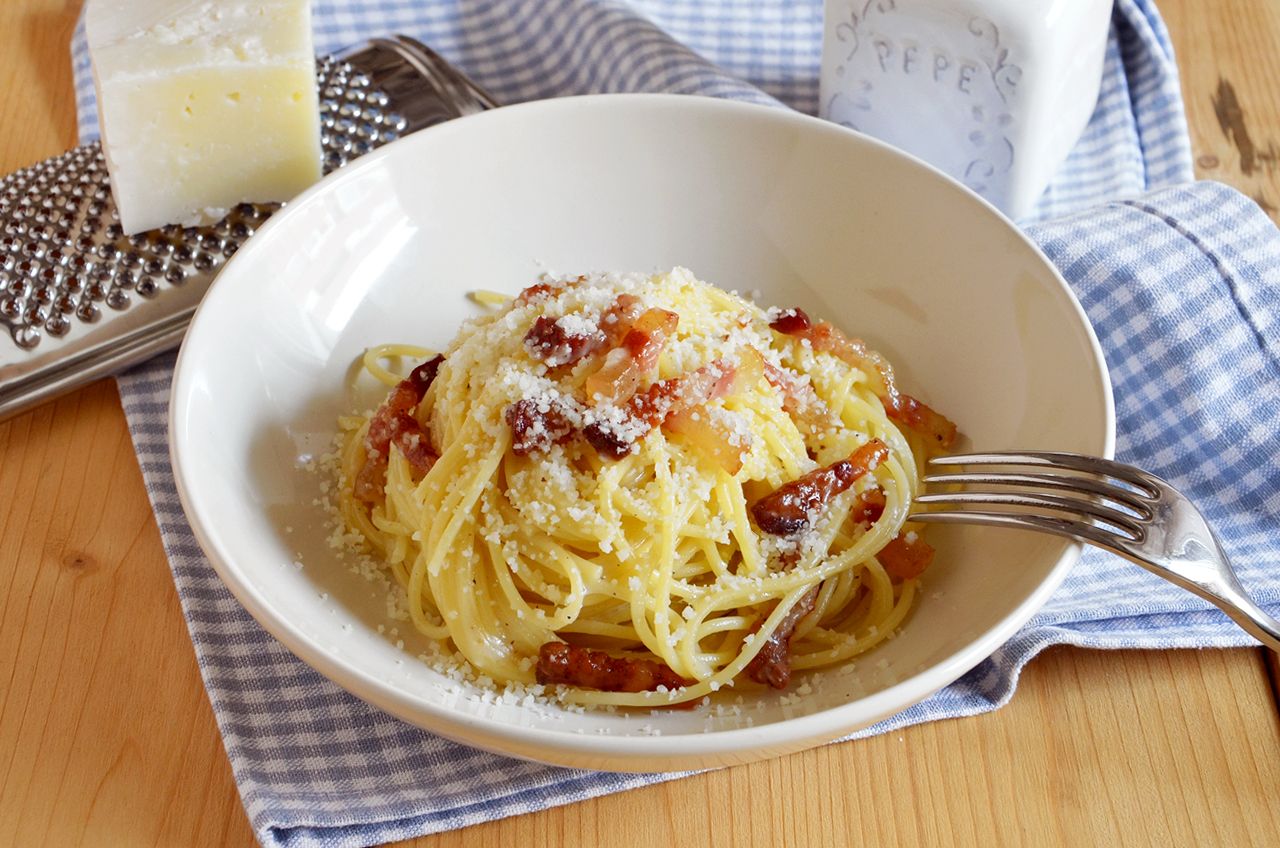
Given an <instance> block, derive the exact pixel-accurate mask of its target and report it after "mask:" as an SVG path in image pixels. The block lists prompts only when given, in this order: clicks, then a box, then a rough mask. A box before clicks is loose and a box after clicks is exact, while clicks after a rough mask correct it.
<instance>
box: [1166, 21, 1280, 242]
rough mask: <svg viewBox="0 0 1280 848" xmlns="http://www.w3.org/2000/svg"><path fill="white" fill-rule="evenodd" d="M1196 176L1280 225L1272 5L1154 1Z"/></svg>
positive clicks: (1278, 86) (1279, 79) (1279, 97)
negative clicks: (1231, 189)
mask: <svg viewBox="0 0 1280 848" xmlns="http://www.w3.org/2000/svg"><path fill="white" fill-rule="evenodd" d="M1160 11H1161V13H1162V14H1163V16H1164V18H1165V22H1166V23H1167V24H1168V26H1169V33H1170V36H1171V37H1172V39H1173V46H1174V52H1175V54H1176V55H1177V58H1178V69H1179V73H1180V74H1181V76H1182V91H1183V99H1184V101H1185V102H1186V105H1187V122H1188V125H1189V126H1190V128H1191V142H1192V149H1193V150H1194V152H1195V161H1196V175H1197V176H1199V177H1201V178H1203V179H1212V180H1219V181H1221V182H1225V183H1228V184H1229V185H1232V186H1235V187H1236V188H1238V189H1239V190H1240V191H1242V192H1244V193H1245V194H1247V195H1249V196H1250V197H1252V198H1253V199H1254V200H1255V201H1256V202H1257V203H1258V205H1259V206H1261V207H1262V208H1263V209H1265V210H1266V211H1267V213H1268V214H1269V215H1270V216H1271V219H1272V220H1273V221H1277V222H1280V3H1277V2H1275V0H1216V2H1214V3H1204V2H1203V0H1160Z"/></svg>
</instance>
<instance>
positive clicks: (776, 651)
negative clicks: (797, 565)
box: [746, 586, 818, 689]
mask: <svg viewBox="0 0 1280 848" xmlns="http://www.w3.org/2000/svg"><path fill="white" fill-rule="evenodd" d="M817 602H818V587H817V586H814V587H813V588H811V589H810V590H809V591H807V592H805V593H804V594H803V595H801V596H800V599H799V600H797V601H796V602H795V605H794V606H792V607H791V609H789V610H787V614H786V615H784V616H783V617H782V621H780V622H778V626H777V627H776V628H775V629H774V631H773V632H772V633H770V634H769V638H768V639H766V640H765V642H764V647H762V648H761V649H760V653H758V654H756V655H755V656H754V657H753V658H752V659H751V662H749V663H747V668H746V672H747V677H750V678H751V679H752V680H754V681H755V682H756V683H765V684H767V685H769V686H772V687H773V688H774V689H786V688H787V684H788V683H790V682H791V637H792V636H794V635H795V632H796V627H798V626H799V625H800V621H801V620H802V619H803V618H804V617H805V616H806V615H808V614H809V613H811V612H813V607H814V605H815V604H817Z"/></svg>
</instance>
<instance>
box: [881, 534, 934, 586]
mask: <svg viewBox="0 0 1280 848" xmlns="http://www.w3.org/2000/svg"><path fill="white" fill-rule="evenodd" d="M876 559H878V560H880V564H881V565H882V566H884V570H885V572H886V573H888V575H889V576H890V577H892V578H893V579H894V580H913V579H915V578H917V577H919V576H920V575H921V574H923V573H924V570H925V569H926V568H928V567H929V564H930V563H931V562H933V546H932V545H930V544H929V543H928V542H926V541H925V540H924V539H922V538H921V537H920V536H919V535H918V534H916V533H911V532H908V533H900V534H898V536H896V537H895V538H894V539H893V540H892V541H891V542H889V544H887V545H885V546H884V547H883V548H882V549H881V550H880V553H878V554H876Z"/></svg>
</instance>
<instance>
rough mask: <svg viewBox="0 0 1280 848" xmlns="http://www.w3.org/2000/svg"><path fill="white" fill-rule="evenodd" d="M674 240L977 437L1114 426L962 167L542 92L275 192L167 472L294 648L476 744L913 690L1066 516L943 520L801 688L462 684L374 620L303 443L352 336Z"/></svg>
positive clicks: (765, 739) (741, 748)
mask: <svg viewBox="0 0 1280 848" xmlns="http://www.w3.org/2000/svg"><path fill="white" fill-rule="evenodd" d="M674 265H684V266H687V267H689V268H691V269H692V270H693V271H694V272H695V273H696V274H697V275H698V276H699V277H700V278H702V279H705V280H707V281H709V282H713V283H715V284H718V285H720V286H722V287H724V288H730V289H737V290H739V291H740V292H744V293H745V292H751V291H753V290H759V291H760V292H761V293H762V295H763V296H762V302H764V303H770V304H779V305H800V306H803V307H805V308H806V309H808V310H810V311H811V312H812V313H813V314H815V315H818V316H821V317H826V318H829V319H831V320H832V321H834V322H835V323H836V324H838V325H840V326H842V327H843V328H844V329H845V330H847V331H849V332H851V333H853V334H855V335H860V336H862V337H864V338H866V339H867V340H868V341H869V342H871V343H872V344H873V345H874V346H875V347H876V348H878V349H879V350H881V351H882V352H884V353H885V354H886V355H887V356H889V357H890V359H891V361H892V362H893V363H894V364H895V366H896V367H897V369H898V371H899V373H900V375H901V381H902V383H903V385H904V386H905V387H906V388H907V390H908V391H911V392H912V393H913V394H916V395H918V396H920V397H922V398H923V399H925V400H926V401H927V402H929V403H930V404H932V405H934V406H936V407H937V408H938V409H940V410H942V411H943V412H945V413H946V414H947V415H949V416H950V417H951V418H952V419H953V420H955V421H957V422H958V423H959V425H960V427H961V429H962V431H963V432H964V434H965V435H966V436H968V437H969V439H970V440H971V446H972V447H973V448H975V449H1001V448H1052V449H1060V450H1073V451H1080V452H1084V453H1092V454H1103V455H1107V454H1109V453H1110V451H1111V446H1112V435H1111V434H1112V411H1111V404H1110V389H1109V384H1108V382H1107V378H1106V372H1105V368H1104V365H1103V363H1102V360H1101V354H1100V352H1099V350H1098V347H1097V342H1096V340H1095V339H1094V337H1093V334H1092V332H1091V330H1090V329H1089V327H1088V324H1087V322H1086V320H1085V319H1084V316H1083V314H1082V312H1081V311H1080V309H1079V306H1078V304H1076V302H1075V301H1074V300H1073V299H1072V298H1071V296H1070V294H1069V293H1068V291H1067V289H1066V288H1065V286H1064V284H1063V283H1062V282H1061V280H1060V279H1059V278H1058V277H1057V275H1056V274H1055V272H1054V271H1053V270H1052V268H1051V267H1050V266H1049V265H1048V263H1047V262H1046V261H1045V260H1044V259H1043V257H1042V256H1041V255H1040V254H1039V253H1038V252H1037V251H1036V250H1035V248H1034V247H1033V246H1032V245H1031V244H1030V243H1029V242H1028V241H1026V239H1025V238H1024V237H1022V236H1021V235H1020V234H1019V233H1018V232H1017V231H1016V230H1015V229H1014V228H1013V227H1012V226H1011V225H1009V224H1008V223H1007V222H1005V221H1004V220H1003V219H1002V218H1001V217H1000V216H999V215H998V214H997V213H996V212H994V211H993V210H992V209H991V208H990V207H988V206H986V205H985V204H984V203H982V202H981V201H979V200H977V199H976V198H975V197H974V196H972V195H971V194H969V193H968V192H967V191H965V190H964V189H961V188H959V187H958V186H956V185H955V184H953V183H951V182H949V181H947V180H946V179H944V178H942V177H941V176H939V175H938V174H937V173H935V172H933V171H932V170H930V169H929V168H927V167H926V166H923V165H921V164H920V163H918V162H916V161H914V160H912V159H910V158H908V157H905V156H903V155H901V154H898V153H896V152H894V151H892V150H890V149H889V148H887V147H884V146H883V145H880V144H878V143H876V142H873V141H870V140H867V139H865V138H862V137H860V136H857V135H855V134H852V133H850V132H847V131H845V130H842V129H839V128H837V127H834V126H831V125H828V124H825V123H822V122H819V121H815V120H812V119H807V118H803V117H801V116H798V115H795V114H793V113H789V112H785V111H782V110H770V109H764V108H759V107H749V106H743V105H739V104H733V103H726V102H721V101H711V100H704V99H701V98H676V97H662V96H624V97H619V96H612V97H590V98H575V99H567V100H560V101H549V102H543V103H538V104H531V105H527V106H519V107H510V108H505V109H501V110H497V111H495V112H492V113H488V114H484V115H480V116H477V117H474V118H469V119H465V120H460V121H455V122H452V123H450V124H446V125H443V126H440V127H437V128H435V129H432V130H428V131H425V132H422V133H420V134H418V135H416V136H412V137H410V138H407V139H405V140H403V141H400V142H397V143H396V144H394V145H391V146H390V147H389V148H387V149H384V150H382V151H379V152H377V153H375V154H372V155H371V156H369V157H367V158H366V159H364V160H362V161H361V162H359V163H357V164H356V165H354V166H352V167H349V168H348V169H346V170H345V171H344V172H342V173H341V174H339V175H337V176H336V177H332V178H330V179H328V180H326V181H325V182H323V183H322V184H321V185H319V186H317V187H316V188H315V189H313V190H312V191H310V192H308V193H307V194H306V195H304V196H303V197H302V198H300V199H299V200H297V201H295V202H294V203H293V204H291V205H290V206H289V208H288V209H287V210H286V211H285V212H283V213H281V214H279V215H278V216H277V217H276V218H275V219H274V220H272V221H271V222H270V223H269V224H268V225H267V227H265V228H264V229H263V231H262V232H260V233H259V234H257V235H256V236H255V237H254V238H253V239H252V240H251V241H250V242H249V244H248V245H247V246H246V247H245V248H244V249H243V250H242V251H241V253H240V254H239V255H238V256H236V257H235V258H234V260H233V261H232V262H231V263H230V264H229V265H228V266H227V268H226V269H225V270H224V271H223V273H222V275H221V277H220V278H219V279H218V281H217V283H216V285H215V286H214V287H213V289H212V290H211V292H210V293H209V295H208V296H207V298H206V300H205V302H204V304H203V306H202V307H201V310H200V313H199V315H198V316H197V318H196V321H195V323H194V325H193V327H192V330H191V332H190V334H189V335H188V337H187V340H186V343H185V345H184V348H183V352H182V357H181V361H180V364H179V369H178V376H177V379H176V381H175V388H174V397H173V411H172V425H173V433H172V438H173V453H174V458H175V470H176V473H177V478H178V483H179V488H180V490H181V492H182V494H183V498H184V502H185V504H186V506H187V511H188V514H189V516H190V518H191V520H192V524H193V526H194V528H195V530H196V532H197V535H198V537H199V538H200V539H201V542H202V544H203V545H204V547H205V549H206V551H207V552H208V553H209V554H210V557H211V559H212V561H213V562H214V564H215V567H216V568H217V569H218V570H219V572H220V574H221V575H222V577H223V579H224V580H225V581H226V582H227V584H228V585H229V586H230V587H231V589H232V590H233V591H234V592H235V593H236V595H237V596H238V597H239V598H240V600H241V602H242V603H244V604H245V606H246V607H247V608H248V609H249V610H250V611H251V612H252V613H253V614H254V615H255V616H256V617H257V618H258V619H259V620H260V621H261V622H262V623H263V624H264V625H265V626H266V627H267V628H268V629H269V630H271V631H272V632H273V633H274V634H275V635H276V636H277V637H279V638H280V639H281V640H282V641H284V642H285V644H286V645H288V647H290V648H291V649H292V650H293V651H294V652H295V653H298V654H299V655H300V656H301V657H303V658H304V659H305V660H307V661H308V662H310V663H311V664H312V665H314V666H316V667H317V668H319V669H320V670H321V671H322V672H324V673H325V674H327V675H328V676H330V677H331V678H333V679H334V680H336V681H337V682H338V683H339V684H341V685H343V686H344V687H346V688H347V689H349V690H351V691H352V692H354V693H356V694H358V695H360V696H362V697H364V698H366V699H368V700H370V701H372V702H374V703H376V704H378V705H380V706H382V707H383V708H385V709H388V710H390V711H392V712H394V713H396V714H398V715H400V716H402V717H404V718H406V719H408V720H410V721H414V722H416V723H418V724H420V725H422V726H425V727H428V728H430V729H433V730H436V731H437V732H441V733H444V734H445V735H448V736H451V737H453V738H456V739H460V740H463V741H467V742H470V743H471V744H476V745H480V746H482V747H487V748H490V749H492V750H498V751H502V752H505V753H509V754H514V755H518V756H525V757H533V758H537V759H543V760H547V761H551V762H557V763H561V764H565V765H578V766H589V767H606V768H617V769H636V770H645V769H654V768H672V767H693V766H703V765H712V764H723V763H729V762H737V761H743V760H749V759H754V758H757V757H761V756H765V755H770V754H776V753H781V752H784V751H789V750H794V749H797V748H801V747H804V746H807V745H811V744H815V743H817V742H819V741H823V740H825V739H829V738H833V737H835V736H837V735H840V734H843V733H845V732H848V731H850V730H852V729H854V728H857V727H860V726H864V725H867V724H870V723H871V722H873V721H875V720H878V719H879V718H882V717H884V716H885V715H889V714H891V713H893V712H895V711H897V710H900V709H902V708H905V707H906V706H908V705H910V704H911V703H913V702H915V701H917V700H919V699H921V698H923V697H925V696H926V695H927V694H929V693H930V692H932V691H934V690H935V689H937V688H939V687H941V686H943V685H945V684H946V683H948V682H950V681H951V680H953V679H954V678H955V677H957V676H958V675H959V674H961V673H963V672H964V671H965V670H967V669H968V668H970V667H972V666H973V665H974V664H976V663H977V662H978V661H980V660H981V659H982V658H983V657H984V656H986V655H988V654H989V653H990V652H991V651H992V650H993V649H994V648H995V647H996V646H997V645H998V644H1000V642H1002V641H1003V640H1004V639H1007V638H1008V637H1009V636H1010V635H1011V634H1012V632H1013V631H1014V630H1015V629H1016V628H1017V627H1018V626H1020V625H1021V624H1022V623H1023V622H1025V620H1026V619H1027V618H1029V617H1030V615H1031V614H1032V613H1033V612H1034V611H1035V609H1036V608H1038V607H1039V605H1040V604H1042V603H1043V601H1044V600H1045V599H1046V598H1047V596H1048V594H1049V592H1051V591H1052V589H1053V588H1055V587H1056V585H1057V584H1058V583H1059V582H1060V581H1061V579H1062V577H1063V576H1064V574H1065V570H1066V569H1067V568H1068V567H1069V565H1070V563H1071V561H1073V560H1074V557H1075V555H1076V553H1077V548H1076V547H1075V546H1073V545H1070V544H1068V543H1065V542H1063V541H1059V540H1055V539H1052V538H1049V537H1042V536H1035V535H1031V534H1023V533H1015V532H1007V531H1004V532H1001V531H988V530H979V529H968V528H966V529H963V530H961V529H958V528H946V529H944V530H940V531H939V532H937V534H936V537H935V538H936V541H937V546H938V547H939V549H940V555H939V557H938V559H937V562H936V564H935V566H934V567H933V569H932V570H931V571H930V572H929V573H928V575H927V579H926V583H925V588H924V591H923V593H922V597H921V599H920V601H919V604H918V606H917V607H916V609H915V610H914V611H913V613H912V614H911V617H910V618H909V620H908V621H907V623H906V625H905V627H904V628H903V629H902V631H901V633H900V634H899V635H898V636H897V637H896V638H894V639H893V640H891V641H889V642H888V643H886V644H884V645H883V646H882V647H880V648H877V649H876V650H874V651H873V652H872V653H870V654H868V655H866V656H865V657H863V658H860V659H858V660H856V661H855V662H854V663H852V664H851V665H849V666H846V667H844V668H841V669H839V670H837V671H835V672H827V673H820V674H818V675H816V676H815V677H814V678H813V679H812V680H811V681H810V685H811V686H812V688H813V691H812V693H810V694H808V695H805V696H804V697H801V698H797V699H794V700H793V699H780V698H779V697H777V696H776V695H775V694H772V693H767V694H764V695H745V696H744V698H743V702H742V704H740V705H738V704H735V703H734V701H733V698H732V696H730V698H729V699H728V701H727V702H726V707H725V709H724V710H723V712H724V715H717V714H715V713H712V714H707V712H706V711H705V710H703V711H695V712H681V711H667V712H663V713H652V714H651V713H648V712H646V713H642V714H637V715H623V714H609V713H589V714H587V715H577V714H571V713H567V712H561V711H559V710H556V709H551V710H542V709H538V710H535V709H530V708H525V707H517V706H510V705H502V704H491V703H482V702H481V701H480V700H479V699H478V698H476V697H475V696H474V694H473V693H469V692H466V691H459V690H458V688H457V687H456V686H454V685H453V684H451V683H447V682H446V681H444V680H443V679H442V678H441V677H440V676H439V675H438V674H436V673H435V672H434V671H432V670H431V669H430V668H428V667H427V666H426V665H424V664H422V663H420V662H419V661H417V660H416V659H415V656H416V654H417V653H419V651H420V650H421V649H422V643H421V642H420V641H419V637H418V636H417V635H416V634H415V633H414V632H413V630H412V627H411V626H410V625H409V624H407V623H405V622H392V621H389V620H388V619H387V618H386V603H385V600H384V593H383V591H382V590H381V589H379V588H377V587H375V586H373V585H371V584H369V583H367V582H365V581H364V580H362V579H360V578H358V577H356V576H355V575H353V574H351V573H350V572H349V571H348V570H347V569H346V568H345V567H344V566H343V565H342V564H341V563H340V562H338V561H337V560H336V559H335V555H334V553H333V551H331V550H330V548H329V547H328V545H327V544H326V532H325V530H324V527H323V523H324V514H323V512H322V511H321V510H320V509H319V508H318V507H317V506H315V505H314V503H313V501H314V500H315V498H316V497H317V496H318V493H319V488H320V478H319V477H318V476H317V475H316V474H315V473H313V472H311V471H308V470H307V469H306V468H305V467H304V465H305V463H306V461H307V459H308V458H309V457H312V456H314V455H315V454H317V453H319V452H321V451H323V450H324V449H325V447H326V445H327V444H328V442H329V440H330V439H331V437H332V434H333V432H334V429H335V419H336V418H337V416H338V415H339V414H341V413H344V412H349V411H350V410H352V409H353V408H356V407H359V408H366V407H369V406H372V405H374V404H375V403H376V402H377V394H378V393H377V392H376V391H374V390H372V389H371V388H366V389H363V390H356V391H350V390H349V389H348V377H349V372H350V368H351V365H352V362H353V361H354V360H355V358H356V357H357V356H358V355H359V354H360V353H361V352H362V351H363V349H364V348H365V347H366V346H368V345H373V344H377V343H382V342H387V341H400V342H409V343H417V344H422V345H425V346H431V347H443V346H444V345H445V344H446V343H447V342H448V341H449V339H450V338H452V336H453V335H454V333H455V332H456V329H457V326H458V324H459V322H460V321H462V320H463V319H464V318H466V317H468V316H471V315H474V314H476V313H477V311H478V309H479V307H477V306H475V305H474V304H472V303H471V302H470V301H469V300H468V299H467V298H466V297H465V293H466V292H467V291H469V290H473V289H495V290H499V291H505V292H516V291H518V290H519V289H520V288H522V287H523V286H525V285H528V284H529V283H530V282H531V281H532V280H534V278H535V277H536V275H538V274H539V273H541V272H542V271H544V270H554V271H557V272H578V271H586V270H637V271H646V270H660V269H667V268H669V267H671V266H674ZM295 562H296V563H301V564H302V567H300V568H299V567H295V566H294V565H293V564H294V563H295ZM344 625H349V626H344ZM378 625H383V626H384V627H385V628H386V632H385V633H382V634H380V633H379V632H378V630H377V628H378ZM393 628H394V629H396V630H398V632H394V633H393ZM398 640H403V641H404V648H403V649H400V648H397V647H396V642H397V641H398ZM784 701H789V702H790V703H784ZM734 706H740V710H737V711H735V710H734V709H733V707H734ZM657 731H660V732H661V736H656V735H654V734H655V732H657Z"/></svg>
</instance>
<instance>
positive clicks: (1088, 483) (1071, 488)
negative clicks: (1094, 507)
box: [920, 471, 1152, 520]
mask: <svg viewBox="0 0 1280 848" xmlns="http://www.w3.org/2000/svg"><path fill="white" fill-rule="evenodd" d="M920 482H922V483H924V484H926V485H930V486H952V485H954V486H974V485H977V486H1031V487H1035V488H1041V489H1045V488H1047V489H1059V490H1061V491H1066V492H1088V493H1089V494H1093V495H1098V496H1099V497H1103V498H1106V499H1108V500H1111V501H1115V502H1116V503H1118V504H1120V505H1121V506H1124V507H1126V508H1128V509H1131V510H1133V511H1134V512H1135V513H1137V514H1138V516H1139V517H1140V518H1143V519H1145V520H1150V519H1151V516H1152V512H1151V507H1150V506H1149V505H1148V504H1147V503H1146V502H1144V501H1143V500H1142V499H1141V498H1140V497H1138V496H1137V495H1135V494H1134V492H1133V490H1131V489H1125V488H1122V487H1120V486H1116V485H1113V484H1111V483H1107V482H1104V481H1101V480H1098V479H1096V478H1093V477H1081V476H1079V475H1077V474H1015V473H1014V472H1011V471H988V472H985V473H983V472H956V473H952V474H930V475H928V476H926V477H924V478H923V479H922V480H921V481H920Z"/></svg>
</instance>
